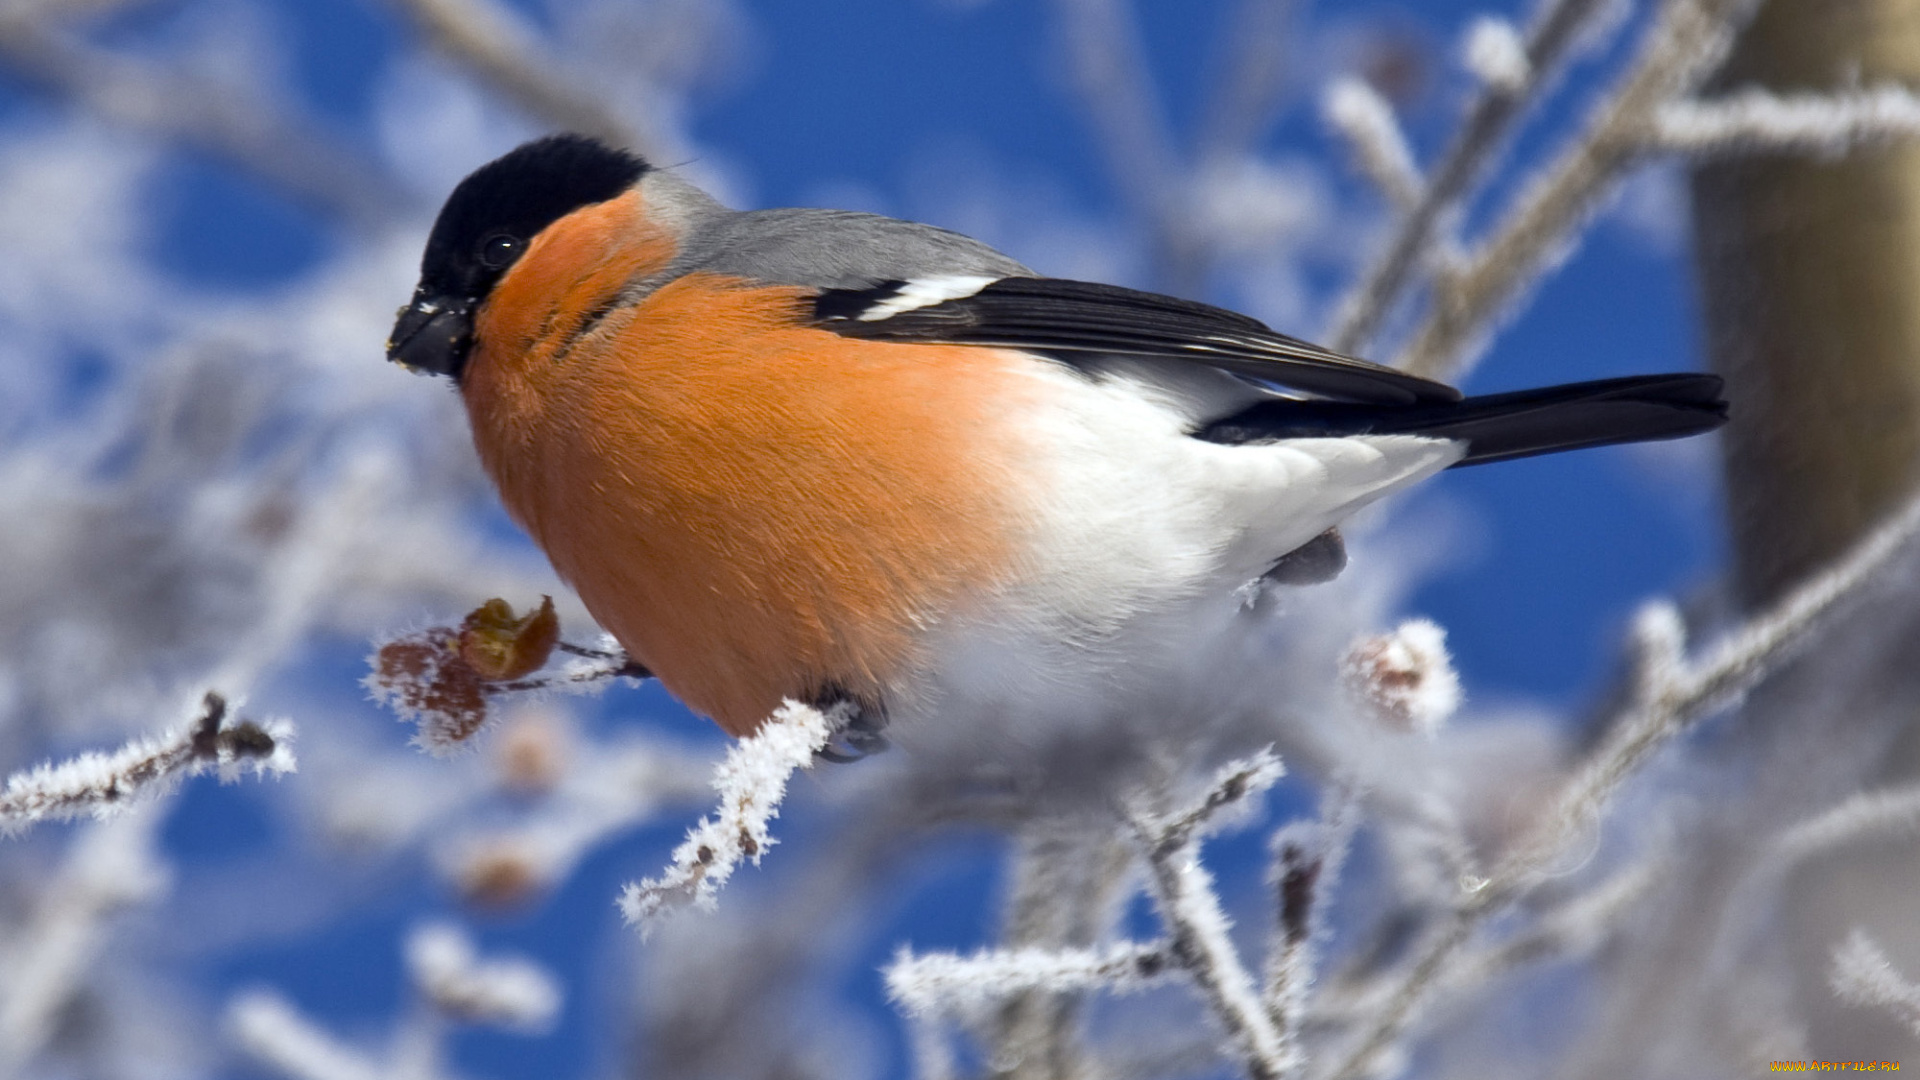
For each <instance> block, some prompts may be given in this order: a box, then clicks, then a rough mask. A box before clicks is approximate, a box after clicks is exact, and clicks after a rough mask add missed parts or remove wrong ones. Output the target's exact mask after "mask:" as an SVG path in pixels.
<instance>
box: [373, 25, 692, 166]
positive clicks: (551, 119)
mask: <svg viewBox="0 0 1920 1080" xmlns="http://www.w3.org/2000/svg"><path fill="white" fill-rule="evenodd" d="M397 2H398V4H399V6H400V8H401V10H403V11H405V12H406V13H407V15H408V16H410V17H411V18H412V19H413V20H414V21H415V22H417V23H418V24H419V25H420V28H421V30H422V31H424V32H425V33H426V34H427V36H428V37H429V38H431V39H432V41H433V43H434V44H435V45H436V46H438V47H439V48H440V49H441V50H442V51H444V52H445V53H446V54H447V55H449V56H451V57H452V58H453V59H455V60H457V61H459V62H460V63H462V64H464V65H466V66H467V67H468V68H470V69H472V71H473V72H474V73H475V74H476V75H478V76H479V77H480V78H481V80H482V81H483V82H484V83H485V84H486V85H487V86H489V87H492V88H494V89H496V90H498V91H500V92H501V93H502V94H504V95H505V96H506V97H507V98H508V99H509V100H511V101H512V102H513V103H514V104H515V105H516V106H517V107H519V108H520V109H522V110H523V111H525V112H526V113H528V114H529V115H531V116H533V117H535V118H537V119H539V120H540V121H542V122H544V123H548V124H552V125H554V126H556V127H559V128H563V129H565V130H568V131H577V132H579V133H581V134H583V135H592V136H594V137H595V138H598V139H604V140H606V141H607V142H610V143H612V144H614V145H615V146H625V147H630V148H632V149H633V150H635V151H638V152H639V153H640V154H642V155H653V156H657V153H658V150H659V145H658V142H659V141H658V140H657V139H653V138H650V137H648V136H647V135H646V133H644V132H642V131H640V130H638V129H636V128H635V127H634V125H633V124H632V123H630V122H628V121H627V120H626V119H623V118H622V117H620V116H616V115H615V114H614V113H613V112H611V111H610V110H608V109H606V108H605V107H604V106H602V105H601V104H600V102H599V101H598V100H597V99H596V98H594V97H593V95H591V94H589V93H587V92H586V91H585V90H584V89H582V88H580V87H577V86H574V85H572V84H570V83H567V82H566V81H564V80H562V79H560V78H558V77H556V76H555V75H553V74H552V73H553V72H556V71H565V70H567V68H566V66H565V65H564V64H562V63H560V62H559V61H558V60H557V59H555V58H553V57H548V56H544V55H542V52H543V50H542V47H541V45H540V43H539V41H538V40H537V39H536V37H535V36H534V34H533V33H532V31H531V30H529V29H528V28H527V27H526V26H525V25H523V24H522V23H521V21H520V20H519V19H518V18H517V17H516V16H515V15H514V13H513V12H512V11H511V10H509V9H508V8H506V7H505V6H504V5H501V4H497V3H494V2H493V0H397Z"/></svg>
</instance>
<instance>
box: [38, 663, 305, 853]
mask: <svg viewBox="0 0 1920 1080" xmlns="http://www.w3.org/2000/svg"><path fill="white" fill-rule="evenodd" d="M226 721H227V701H226V699H225V698H223V697H221V696H220V695H219V694H217V693H214V692H212V691H208V692H207V695H206V697H205V698H204V699H203V700H202V701H201V704H200V715H199V717H198V718H197V719H195V720H193V721H190V722H189V723H187V724H184V725H182V726H181V727H180V728H178V729H177V730H175V731H173V732H170V733H168V734H166V735H162V736H159V737H157V738H148V739H135V740H134V741H132V742H130V743H128V744H126V745H125V746H122V747H121V748H120V749H118V750H115V751H113V752H112V753H106V754H101V753H85V754H81V755H80V756H79V757H76V758H71V759H69V760H67V761H61V762H49V763H47V764H45V765H40V766H36V767H35V768H32V769H28V770H26V771H24V772H18V773H15V774H13V775H12V776H10V777H8V778H7V782H6V787H5V788H4V789H3V790H0V832H13V831H18V830H20V829H23V828H25V827H27V826H29V825H32V824H34V823H35V822H38V821H42V820H46V819H52V820H56V821H64V820H68V819H71V818H76V817H79V816H80V815H82V814H91V815H92V816H94V817H96V818H104V817H107V816H108V815H110V814H113V813H116V812H118V811H120V810H123V809H125V808H126V807H127V805H129V804H130V803H131V802H132V801H133V800H134V799H135V798H137V797H140V796H144V795H147V794H149V793H152V792H161V791H166V790H168V789H169V788H171V786H172V785H173V784H175V783H178V782H179V781H180V780H182V779H184V778H186V777H189V776H200V775H202V774H204V773H208V772H218V773H219V774H220V779H221V780H223V781H232V780H236V779H238V778H239V776H240V773H241V770H242V768H243V767H244V768H251V769H252V771H253V772H254V773H255V774H256V775H267V774H272V775H274V776H280V775H284V774H286V773H289V772H292V771H293V769H294V759H293V750H292V748H291V746H290V742H291V740H292V738H293V727H292V725H290V724H288V723H286V722H285V721H281V720H271V721H268V722H266V723H264V724H257V723H254V722H253V721H251V720H242V721H240V722H239V723H237V724H233V725H230V726H229V725H228V724H227V722H226Z"/></svg>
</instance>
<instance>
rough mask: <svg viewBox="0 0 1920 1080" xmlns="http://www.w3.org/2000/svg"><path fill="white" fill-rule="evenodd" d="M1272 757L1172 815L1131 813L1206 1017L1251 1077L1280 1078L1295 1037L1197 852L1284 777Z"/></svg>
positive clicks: (1158, 899)
mask: <svg viewBox="0 0 1920 1080" xmlns="http://www.w3.org/2000/svg"><path fill="white" fill-rule="evenodd" d="M1283 772H1284V769H1283V768H1282V767H1281V764H1280V759H1279V758H1278V757H1276V756H1275V755H1274V753H1273V751H1272V750H1271V749H1268V750H1263V751H1261V752H1260V753H1258V754H1255V755H1254V756H1253V757H1250V758H1247V759H1245V760H1243V761H1236V762H1232V763H1230V764H1228V765H1226V766H1224V767H1223V768H1221V769H1220V770H1219V772H1217V773H1216V774H1215V775H1214V778H1213V782H1212V783H1211V784H1209V785H1208V788H1207V791H1206V794H1205V795H1203V796H1202V797H1201V798H1200V799H1199V800H1197V801H1196V802H1194V803H1193V804H1192V805H1190V806H1188V807H1185V808H1183V809H1180V810H1176V811H1174V812H1173V813H1170V814H1157V813H1154V812H1153V811H1152V810H1150V809H1148V808H1146V807H1144V806H1142V805H1140V804H1139V803H1138V802H1135V803H1134V804H1133V805H1130V806H1128V807H1127V808H1126V817H1127V823H1128V824H1129V825H1130V826H1131V827H1132V829H1133V832H1134V837H1135V839H1136V840H1137V841H1138V842H1139V844H1140V848H1141V851H1142V853H1143V854H1144V855H1145V857H1146V861H1147V868H1148V871H1149V881H1150V883H1151V886H1152V895H1153V900H1154V907H1155V909H1156V910H1157V911H1158V912H1159V914H1160V919H1161V921H1162V922H1164V923H1165V924H1166V926H1167V931H1168V937H1169V940H1170V942H1171V952H1172V955H1173V956H1174V958H1175V959H1177V960H1178V961H1179V964H1180V966H1181V967H1182V968H1184V969H1186V971H1187V973H1188V974H1189V975H1190V976H1192V978H1193V981H1194V983H1195V985H1196V986H1197V987H1198V988H1199V990H1200V997H1201V999H1202V1001H1204V1002H1205V1003H1206V1005H1207V1008H1208V1011H1209V1012H1211V1013H1212V1014H1213V1017H1214V1019H1215V1020H1216V1021H1218V1022H1219V1024H1220V1026H1221V1028H1222V1029H1223V1030H1224V1031H1225V1033H1226V1035H1227V1038H1228V1039H1229V1040H1230V1041H1231V1043H1232V1045H1233V1047H1234V1056H1237V1057H1238V1058H1239V1059H1240V1060H1241V1062H1242V1063H1243V1064H1244V1065H1245V1067H1246V1069H1247V1073H1248V1075H1249V1076H1252V1077H1255V1078H1256V1080H1267V1078H1273V1077H1282V1076H1286V1075H1288V1074H1290V1073H1291V1072H1292V1071H1293V1070H1294V1069H1295V1068H1297V1067H1298V1066H1299V1064H1300V1060H1301V1058H1300V1051H1299V1048H1298V1046H1296V1045H1295V1044H1294V1042H1293V1040H1292V1037H1291V1035H1292V1033H1291V1032H1282V1031H1280V1030H1279V1029H1278V1028H1276V1027H1275V1025H1274V1023H1273V1020H1272V1018H1271V1017H1270V1016H1269V1015H1268V1013H1267V1010H1266V1008H1265V1006H1264V1005H1263V1004H1262V1002H1261V996H1260V992H1259V990H1258V988H1257V987H1256V986H1255V984H1254V979H1253V976H1252V974H1251V973H1249V972H1248V971H1247V968H1246V965H1244V964H1243V963H1241V961H1240V957H1239V954H1238V953H1237V952H1236V951H1235V949H1234V946H1233V940H1232V938H1230V937H1229V936H1228V933H1227V931H1228V929H1229V928H1230V927H1231V926H1232V922H1231V921H1230V920H1229V919H1228V918H1227V914H1226V912H1225V911H1223V910H1221V907H1220V899H1219V896H1218V895H1217V893H1216V892H1215V890H1214V886H1213V875H1211V874H1209V873H1208V872H1207V870H1206V868H1205V867H1203V866H1201V865H1200V855H1199V850H1198V844H1199V841H1200V839H1201V838H1202V837H1203V836H1204V835H1205V834H1206V832H1207V831H1208V830H1209V829H1210V828H1211V827H1214V826H1215V825H1216V824H1217V822H1218V820H1219V819H1220V817H1221V816H1222V811H1226V810H1229V809H1239V808H1242V807H1245V806H1246V805H1247V804H1249V803H1251V802H1253V801H1254V799H1255V798H1257V797H1258V796H1259V795H1261V794H1262V793H1264V792H1265V791H1266V790H1267V789H1268V788H1270V787H1272V786H1273V785H1274V784H1275V783H1276V782H1277V781H1278V780H1279V779H1280V777H1281V775H1282V774H1283Z"/></svg>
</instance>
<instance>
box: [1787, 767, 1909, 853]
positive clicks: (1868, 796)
mask: <svg viewBox="0 0 1920 1080" xmlns="http://www.w3.org/2000/svg"><path fill="white" fill-rule="evenodd" d="M1916 833H1920V785H1912V784H1909V785H1906V786H1903V787H1899V788H1895V789H1892V790H1889V791H1863V792H1861V793H1860V794H1858V795H1854V796H1852V797H1851V798H1848V799H1846V800H1845V801H1843V802H1841V803H1840V804H1838V805H1836V806H1833V807H1830V808H1829V809H1827V810H1826V811H1824V812H1822V813H1820V814H1818V815H1815V816H1814V817H1811V818H1808V819H1807V820H1805V821H1802V822H1800V823H1799V824H1798V825H1794V826H1792V827H1791V828H1789V829H1787V830H1786V831H1785V832H1782V833H1781V834H1780V835H1779V836H1778V837H1777V838H1776V839H1775V840H1774V842H1773V849H1772V851H1771V852H1769V854H1768V859H1767V862H1768V863H1769V864H1772V865H1776V866H1780V867H1787V866H1792V865H1795V864H1797V863H1799V862H1801V861H1802V860H1805V859H1807V858H1808V857H1810V856H1813V855H1816V854H1819V853H1820V852H1825V851H1831V850H1833V849H1835V848H1837V847H1840V846H1841V845H1842V844H1846V843H1850V842H1853V841H1855V840H1862V839H1866V838H1868V837H1876V836H1911V835H1913V834H1916Z"/></svg>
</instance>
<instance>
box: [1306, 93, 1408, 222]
mask: <svg viewBox="0 0 1920 1080" xmlns="http://www.w3.org/2000/svg"><path fill="white" fill-rule="evenodd" d="M1321 112H1322V113H1323V114H1324V115H1325V116H1326V118H1327V123H1328V125H1330V126H1331V127H1332V128H1333V129H1334V130H1335V131H1337V132H1339V133H1340V135H1341V137H1343V138H1344V139H1346V141H1347V148H1348V150H1349V151H1351V152H1352V154H1353V160H1354V164H1355V165H1356V166H1358V167H1359V169H1360V172H1361V173H1362V174H1363V175H1365V176H1366V178H1367V179H1368V180H1371V181H1372V182H1373V185H1374V186H1375V187H1377V188H1379V189H1380V193H1381V194H1382V195H1384V196H1386V199H1387V201H1388V202H1389V203H1392V204H1393V205H1394V206H1395V207H1397V208H1399V209H1401V210H1410V209H1412V208H1413V207H1414V206H1415V205H1416V204H1418V203H1419V201H1420V192H1421V190H1422V189H1423V188H1424V187H1425V186H1426V181H1425V180H1423V179H1422V178H1421V176H1420V167H1419V166H1418V165H1415V164H1414V163H1413V148H1412V147H1410V146H1408V145H1407V136H1406V133H1405V132H1404V131H1402V130H1401V129H1400V121H1399V120H1398V119H1397V118H1395V117H1394V115H1393V106H1392V105H1391V104H1389V103H1388V102H1387V99H1386V98H1384V97H1381V96H1380V92H1379V91H1378V90H1375V89H1374V88H1373V87H1371V86H1369V85H1367V83H1366V82H1365V81H1364V80H1361V79H1355V78H1340V79H1335V80H1334V81H1333V85H1332V86H1329V87H1328V88H1327V93H1326V97H1325V98H1324V99H1322V102H1321Z"/></svg>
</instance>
